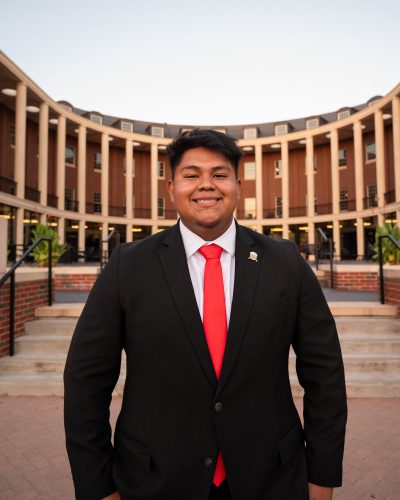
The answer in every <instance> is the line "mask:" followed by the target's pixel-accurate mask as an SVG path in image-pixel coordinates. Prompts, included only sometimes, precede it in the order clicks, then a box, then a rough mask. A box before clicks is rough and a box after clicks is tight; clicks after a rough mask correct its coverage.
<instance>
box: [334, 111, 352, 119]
mask: <svg viewBox="0 0 400 500" xmlns="http://www.w3.org/2000/svg"><path fill="white" fill-rule="evenodd" d="M349 116H350V110H349V109H346V110H344V111H339V112H338V114H337V119H338V120H344V119H345V118H348V117H349Z"/></svg>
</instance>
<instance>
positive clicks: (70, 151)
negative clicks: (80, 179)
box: [65, 146, 75, 165]
mask: <svg viewBox="0 0 400 500" xmlns="http://www.w3.org/2000/svg"><path fill="white" fill-rule="evenodd" d="M65 163H66V165H75V148H73V147H72V146H66V148H65Z"/></svg>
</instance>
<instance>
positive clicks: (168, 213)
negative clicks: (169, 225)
mask: <svg viewBox="0 0 400 500" xmlns="http://www.w3.org/2000/svg"><path fill="white" fill-rule="evenodd" d="M164 213H165V217H164V218H165V219H176V218H177V216H178V213H177V211H176V210H173V209H168V210H165V212H164Z"/></svg>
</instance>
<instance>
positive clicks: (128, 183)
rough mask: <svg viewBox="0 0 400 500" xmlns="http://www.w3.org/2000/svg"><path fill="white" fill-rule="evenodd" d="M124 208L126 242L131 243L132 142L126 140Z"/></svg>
mask: <svg viewBox="0 0 400 500" xmlns="http://www.w3.org/2000/svg"><path fill="white" fill-rule="evenodd" d="M125 165H126V171H125V206H126V218H127V220H128V222H127V224H126V241H127V242H129V241H132V222H130V221H131V219H132V217H133V207H132V200H133V186H132V182H133V141H132V140H130V139H127V140H126V142H125Z"/></svg>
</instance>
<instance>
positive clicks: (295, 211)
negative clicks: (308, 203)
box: [289, 207, 307, 217]
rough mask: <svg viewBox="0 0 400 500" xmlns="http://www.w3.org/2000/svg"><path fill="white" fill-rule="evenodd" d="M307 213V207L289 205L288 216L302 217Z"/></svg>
mask: <svg viewBox="0 0 400 500" xmlns="http://www.w3.org/2000/svg"><path fill="white" fill-rule="evenodd" d="M303 215H307V207H289V217H302V216H303Z"/></svg>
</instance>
